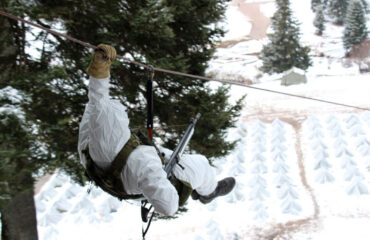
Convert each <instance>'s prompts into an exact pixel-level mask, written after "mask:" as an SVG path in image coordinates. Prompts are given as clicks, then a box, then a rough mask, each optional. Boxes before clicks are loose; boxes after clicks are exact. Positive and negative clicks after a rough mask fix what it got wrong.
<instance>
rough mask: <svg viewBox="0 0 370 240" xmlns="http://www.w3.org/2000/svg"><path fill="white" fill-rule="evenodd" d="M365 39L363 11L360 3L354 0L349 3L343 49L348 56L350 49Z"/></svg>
mask: <svg viewBox="0 0 370 240" xmlns="http://www.w3.org/2000/svg"><path fill="white" fill-rule="evenodd" d="M366 38H367V27H366V18H365V9H364V7H363V5H362V2H361V1H358V0H354V1H352V2H351V3H350V5H349V7H348V12H347V19H346V24H345V29H344V34H343V44H344V48H345V50H346V52H347V55H348V54H349V52H350V50H351V48H352V47H353V46H354V45H356V44H359V43H361V42H362V41H363V40H365V39H366Z"/></svg>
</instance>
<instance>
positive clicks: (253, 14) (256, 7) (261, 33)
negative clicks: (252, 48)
mask: <svg viewBox="0 0 370 240" xmlns="http://www.w3.org/2000/svg"><path fill="white" fill-rule="evenodd" d="M267 2H271V1H266V2H258V3H248V2H246V1H245V0H234V1H232V3H231V5H232V6H237V7H238V10H239V11H240V12H241V13H242V14H243V15H245V16H247V17H248V18H249V19H250V21H251V23H252V30H251V32H250V33H249V35H248V37H250V38H251V39H254V40H260V39H262V38H264V37H266V30H267V28H268V27H269V25H270V18H268V17H266V16H265V15H264V14H263V13H262V12H261V10H260V5H261V4H263V3H267Z"/></svg>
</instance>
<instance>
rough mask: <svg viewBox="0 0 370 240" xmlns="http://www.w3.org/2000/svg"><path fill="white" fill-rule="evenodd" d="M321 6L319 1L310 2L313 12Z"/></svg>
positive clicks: (312, 0)
mask: <svg viewBox="0 0 370 240" xmlns="http://www.w3.org/2000/svg"><path fill="white" fill-rule="evenodd" d="M319 5H322V1H321V0H311V9H312V11H313V12H316V8H317V6H319Z"/></svg>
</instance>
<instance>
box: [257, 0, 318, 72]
mask: <svg viewBox="0 0 370 240" xmlns="http://www.w3.org/2000/svg"><path fill="white" fill-rule="evenodd" d="M276 4H277V11H276V12H275V14H274V16H273V17H272V19H271V25H272V29H273V31H274V33H273V34H269V35H268V37H269V40H270V42H269V43H268V44H267V45H265V46H264V47H263V49H262V53H261V55H260V59H261V60H262V61H263V66H262V67H261V70H262V71H263V72H265V73H270V74H271V73H281V72H284V71H286V70H289V69H291V68H292V67H297V68H301V69H304V70H306V69H307V68H308V67H309V66H311V65H312V62H311V59H310V57H309V55H308V53H309V51H310V49H309V47H302V46H300V43H299V35H300V33H299V27H298V23H297V21H296V20H295V19H293V16H292V11H291V9H290V6H289V5H290V3H289V0H276Z"/></svg>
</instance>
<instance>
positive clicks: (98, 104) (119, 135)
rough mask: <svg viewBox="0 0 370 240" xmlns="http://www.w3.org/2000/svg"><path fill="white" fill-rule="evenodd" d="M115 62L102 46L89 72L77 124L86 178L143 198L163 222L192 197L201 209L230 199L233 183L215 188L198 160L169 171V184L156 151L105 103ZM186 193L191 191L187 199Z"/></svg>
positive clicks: (117, 106)
mask: <svg viewBox="0 0 370 240" xmlns="http://www.w3.org/2000/svg"><path fill="white" fill-rule="evenodd" d="M115 58H116V50H115V49H114V48H113V47H112V46H109V45H105V44H100V45H99V46H98V48H97V49H96V50H95V51H94V53H93V57H92V60H91V63H90V65H89V67H88V68H87V73H88V75H89V76H90V78H89V93H88V97H89V102H88V103H87V105H86V109H85V112H84V115H83V117H82V120H81V123H80V129H79V141H78V151H79V154H80V159H81V163H82V164H83V166H84V167H85V169H86V171H87V173H88V175H89V176H90V178H92V179H93V180H94V181H95V183H96V184H97V185H99V186H100V187H101V188H102V189H103V190H105V191H107V192H108V193H110V194H112V195H113V196H116V197H118V198H120V199H135V198H141V197H144V198H145V199H147V200H148V201H149V202H150V203H151V204H152V205H153V206H154V209H155V211H157V212H159V213H161V214H163V215H167V216H171V215H174V214H175V213H176V211H177V209H178V207H179V204H180V205H181V204H183V203H185V201H186V199H187V198H188V197H189V195H190V193H191V196H192V198H193V199H194V200H200V201H201V202H202V203H204V204H206V203H209V202H211V201H212V200H213V199H215V198H216V197H219V196H223V195H226V194H228V193H229V192H230V191H231V190H232V189H233V188H234V186H235V179H234V178H232V177H230V178H225V179H223V180H221V181H219V182H217V181H216V176H215V172H214V169H213V168H212V167H211V166H210V165H209V163H208V160H207V159H206V158H205V157H204V156H202V155H196V154H192V155H183V156H182V158H181V160H180V162H179V164H178V165H176V166H175V167H174V169H173V175H174V176H175V181H172V180H171V181H170V180H169V179H168V178H167V176H166V173H165V171H164V170H163V164H162V161H161V158H160V157H159V155H158V153H157V151H156V149H155V147H153V146H151V145H146V144H145V143H143V142H145V141H140V139H139V138H138V137H137V135H136V134H133V133H132V132H131V131H130V129H129V119H128V116H127V113H126V108H125V107H124V106H123V105H122V104H121V103H120V102H119V101H118V100H112V99H110V98H109V86H110V84H109V79H110V66H111V64H112V62H113V61H114V60H115ZM160 150H161V152H162V153H163V155H164V156H165V159H168V156H170V155H171V151H170V150H168V149H165V148H161V149H160ZM184 186H185V187H184ZM184 189H190V192H189V194H188V195H187V196H183V195H184V193H183V191H184ZM185 195H186V194H185ZM184 198H185V199H184Z"/></svg>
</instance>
